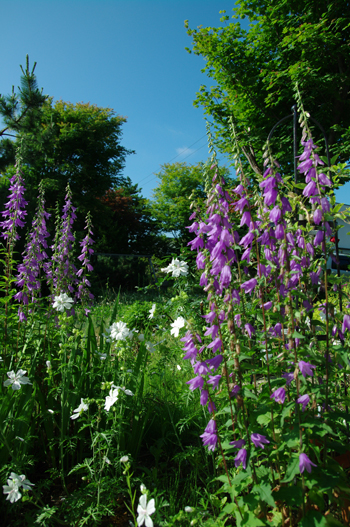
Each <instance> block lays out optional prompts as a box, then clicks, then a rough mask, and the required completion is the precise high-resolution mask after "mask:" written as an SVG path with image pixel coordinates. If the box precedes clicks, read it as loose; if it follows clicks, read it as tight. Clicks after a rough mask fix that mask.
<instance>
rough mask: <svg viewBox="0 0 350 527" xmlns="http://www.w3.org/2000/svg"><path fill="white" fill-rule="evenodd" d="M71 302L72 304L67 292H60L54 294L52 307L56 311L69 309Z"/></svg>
mask: <svg viewBox="0 0 350 527" xmlns="http://www.w3.org/2000/svg"><path fill="white" fill-rule="evenodd" d="M72 304H74V300H72V299H71V298H69V296H68V295H67V293H61V294H60V295H58V296H55V298H54V303H53V305H52V307H53V308H54V309H56V311H64V310H65V309H70V308H71V307H72Z"/></svg>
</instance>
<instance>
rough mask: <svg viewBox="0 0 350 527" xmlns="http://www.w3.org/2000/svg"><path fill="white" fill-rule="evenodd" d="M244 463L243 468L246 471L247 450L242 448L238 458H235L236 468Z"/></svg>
mask: <svg viewBox="0 0 350 527" xmlns="http://www.w3.org/2000/svg"><path fill="white" fill-rule="evenodd" d="M241 463H242V467H243V468H244V469H246V466H247V451H246V449H245V448H241V450H239V452H238V454H237V456H236V457H235V467H239V465H240V464H241Z"/></svg>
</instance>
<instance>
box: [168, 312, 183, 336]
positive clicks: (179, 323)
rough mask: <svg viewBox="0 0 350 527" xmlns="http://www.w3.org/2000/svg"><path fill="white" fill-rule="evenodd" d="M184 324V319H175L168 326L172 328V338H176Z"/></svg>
mask: <svg viewBox="0 0 350 527" xmlns="http://www.w3.org/2000/svg"><path fill="white" fill-rule="evenodd" d="M185 324H186V320H185V319H184V317H177V319H176V320H174V322H173V323H172V324H170V325H171V327H172V329H171V330H170V333H171V334H172V335H174V337H178V336H179V331H180V329H181V328H183V327H184V325H185Z"/></svg>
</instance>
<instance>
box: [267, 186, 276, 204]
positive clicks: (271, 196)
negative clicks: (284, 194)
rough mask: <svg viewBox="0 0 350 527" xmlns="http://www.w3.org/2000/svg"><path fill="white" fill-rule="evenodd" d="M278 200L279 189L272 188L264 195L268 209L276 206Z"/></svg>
mask: <svg viewBox="0 0 350 527" xmlns="http://www.w3.org/2000/svg"><path fill="white" fill-rule="evenodd" d="M276 198H277V189H275V188H272V189H270V190H269V191H268V192H266V194H265V195H264V203H265V205H266V206H267V207H270V205H274V204H275V202H276Z"/></svg>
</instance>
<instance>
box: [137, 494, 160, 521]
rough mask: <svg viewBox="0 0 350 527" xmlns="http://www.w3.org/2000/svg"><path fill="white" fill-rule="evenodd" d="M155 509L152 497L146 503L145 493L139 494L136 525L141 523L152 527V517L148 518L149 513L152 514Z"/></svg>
mask: <svg viewBox="0 0 350 527" xmlns="http://www.w3.org/2000/svg"><path fill="white" fill-rule="evenodd" d="M155 511H156V508H155V506H154V499H153V498H152V499H151V500H150V502H149V503H147V495H146V494H142V496H140V502H139V505H138V506H137V513H138V517H137V525H139V526H140V525H143V524H145V525H146V527H153V521H152V518H150V516H151V514H153V513H154V512H155Z"/></svg>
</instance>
